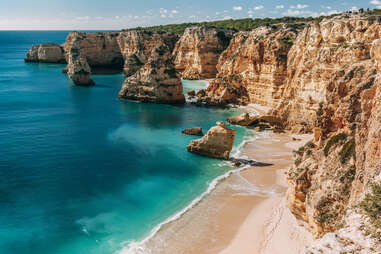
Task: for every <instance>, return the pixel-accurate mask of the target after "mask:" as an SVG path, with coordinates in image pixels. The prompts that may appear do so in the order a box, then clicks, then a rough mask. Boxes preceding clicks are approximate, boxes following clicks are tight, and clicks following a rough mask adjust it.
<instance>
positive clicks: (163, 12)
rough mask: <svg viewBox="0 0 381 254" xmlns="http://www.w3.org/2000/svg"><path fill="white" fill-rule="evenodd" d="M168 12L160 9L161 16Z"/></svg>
mask: <svg viewBox="0 0 381 254" xmlns="http://www.w3.org/2000/svg"><path fill="white" fill-rule="evenodd" d="M167 13H168V10H167V9H164V8H160V14H167Z"/></svg>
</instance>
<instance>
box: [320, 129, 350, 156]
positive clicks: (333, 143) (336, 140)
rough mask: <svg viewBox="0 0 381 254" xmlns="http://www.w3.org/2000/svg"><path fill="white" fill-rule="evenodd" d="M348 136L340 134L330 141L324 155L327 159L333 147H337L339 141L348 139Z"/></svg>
mask: <svg viewBox="0 0 381 254" xmlns="http://www.w3.org/2000/svg"><path fill="white" fill-rule="evenodd" d="M347 136H348V135H347V134H345V133H340V134H337V135H335V136H333V137H332V138H331V139H330V140H328V142H327V144H326V145H325V147H324V155H325V156H326V157H327V156H328V153H329V150H330V149H331V147H332V146H333V145H335V144H336V143H338V142H339V141H341V140H345V139H346V138H347Z"/></svg>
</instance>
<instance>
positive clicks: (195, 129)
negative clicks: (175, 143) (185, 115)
mask: <svg viewBox="0 0 381 254" xmlns="http://www.w3.org/2000/svg"><path fill="white" fill-rule="evenodd" d="M181 133H182V134H185V135H192V136H203V135H204V134H203V133H202V128H201V127H193V128H187V129H185V130H183V131H182V132H181Z"/></svg>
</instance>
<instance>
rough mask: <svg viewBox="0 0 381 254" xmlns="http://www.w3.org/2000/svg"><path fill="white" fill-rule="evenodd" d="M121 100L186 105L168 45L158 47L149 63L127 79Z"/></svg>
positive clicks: (120, 94)
mask: <svg viewBox="0 0 381 254" xmlns="http://www.w3.org/2000/svg"><path fill="white" fill-rule="evenodd" d="M119 98H121V99H129V100H137V101H141V102H151V103H165V104H181V103H185V97H184V94H183V85H182V83H181V79H180V78H179V77H178V76H177V75H176V70H175V69H174V66H173V61H172V56H171V50H170V49H169V47H168V46H167V45H165V44H161V45H157V46H156V47H155V49H154V50H153V52H152V54H151V56H150V58H149V59H148V61H147V63H146V64H145V65H144V66H143V67H142V68H141V69H139V70H138V71H137V72H136V73H135V74H134V75H133V76H131V77H129V78H127V79H126V81H125V82H124V84H123V87H122V89H121V90H120V92H119Z"/></svg>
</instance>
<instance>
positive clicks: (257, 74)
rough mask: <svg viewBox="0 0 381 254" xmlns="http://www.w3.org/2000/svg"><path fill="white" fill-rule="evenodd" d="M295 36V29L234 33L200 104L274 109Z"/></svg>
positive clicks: (285, 27) (261, 29)
mask: <svg viewBox="0 0 381 254" xmlns="http://www.w3.org/2000/svg"><path fill="white" fill-rule="evenodd" d="M296 35H297V30H296V29H295V28H292V27H291V28H290V27H287V26H284V27H282V28H280V29H278V28H271V27H260V28H257V29H255V30H253V31H251V32H239V33H237V34H235V35H234V37H233V39H232V40H231V42H230V44H229V47H228V48H227V49H226V50H225V51H224V52H223V53H222V54H221V56H220V58H219V61H218V65H217V69H218V74H217V78H216V79H215V80H213V81H212V82H211V84H210V86H209V87H208V88H207V90H206V96H205V97H202V98H200V102H204V103H206V104H223V105H224V104H229V103H233V104H247V103H249V102H251V103H257V104H262V105H266V106H273V105H274V104H275V103H276V102H277V101H278V100H279V99H281V97H280V95H281V93H282V88H283V85H284V82H285V80H286V77H287V54H288V51H289V50H290V48H291V46H292V44H293V41H294V40H295V37H296Z"/></svg>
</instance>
